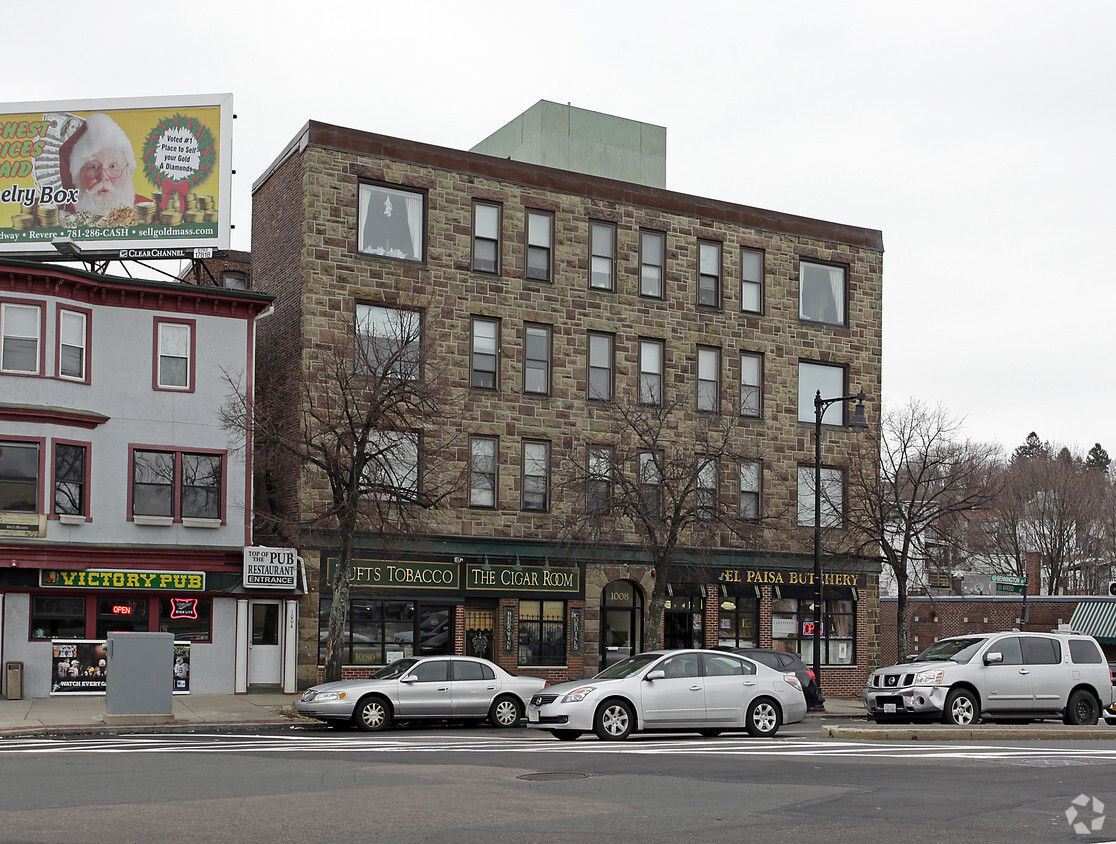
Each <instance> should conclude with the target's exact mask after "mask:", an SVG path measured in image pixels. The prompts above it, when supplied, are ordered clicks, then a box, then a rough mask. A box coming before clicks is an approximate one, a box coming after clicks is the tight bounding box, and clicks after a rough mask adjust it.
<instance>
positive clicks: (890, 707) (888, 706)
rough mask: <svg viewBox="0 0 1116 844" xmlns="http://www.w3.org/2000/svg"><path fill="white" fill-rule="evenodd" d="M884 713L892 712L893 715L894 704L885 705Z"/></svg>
mask: <svg viewBox="0 0 1116 844" xmlns="http://www.w3.org/2000/svg"><path fill="white" fill-rule="evenodd" d="M884 712H892V713H893V712H895V704H894V703H885V704H884Z"/></svg>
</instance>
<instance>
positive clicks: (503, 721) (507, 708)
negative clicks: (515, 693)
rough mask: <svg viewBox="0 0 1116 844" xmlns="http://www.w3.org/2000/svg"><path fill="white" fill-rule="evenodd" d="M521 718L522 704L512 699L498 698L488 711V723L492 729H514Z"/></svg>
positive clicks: (506, 697)
mask: <svg viewBox="0 0 1116 844" xmlns="http://www.w3.org/2000/svg"><path fill="white" fill-rule="evenodd" d="M522 717H523V704H522V703H520V702H519V700H518V699H517V698H514V697H508V696H505V697H498V698H496V700H494V701H492V708H491V709H489V710H488V721H489V723H490V724H492V726H493V727H514V726H515V725H516V724H518V723H519V719H520V718H522Z"/></svg>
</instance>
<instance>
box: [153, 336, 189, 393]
mask: <svg viewBox="0 0 1116 844" xmlns="http://www.w3.org/2000/svg"><path fill="white" fill-rule="evenodd" d="M155 331H156V337H157V339H158V344H159V349H158V362H157V364H156V366H157V369H158V372H157V375H156V381H155V383H156V385H157V386H158V388H159V389H160V390H187V391H189V390H193V388H194V383H193V381H194V379H193V374H194V360H193V353H194V338H193V333H194V324H193V322H186V321H176V320H163V319H157V320H156V321H155Z"/></svg>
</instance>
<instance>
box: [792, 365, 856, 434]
mask: <svg viewBox="0 0 1116 844" xmlns="http://www.w3.org/2000/svg"><path fill="white" fill-rule="evenodd" d="M819 391H820V392H821V397H822V398H823V399H834V398H838V397H839V396H843V395H845V368H844V367H842V366H832V365H831V364H825V363H806V362H799V364H798V421H799V422H814V421H816V418H815V415H814V414H815V411H814V398H815V397H816V396H817V394H818V392H819ZM844 414H845V403H844V402H841V401H838V402H834V403H833V404H831V405H830V406H829V407H827V408H826V410H825V413H824V414H823V415H822V424H823V425H840V424H842V422H843V421H844V418H845V415H844Z"/></svg>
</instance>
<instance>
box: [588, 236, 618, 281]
mask: <svg viewBox="0 0 1116 844" xmlns="http://www.w3.org/2000/svg"><path fill="white" fill-rule="evenodd" d="M615 279H616V226H614V225H611V224H610V223H590V224H589V286H590V287H592V288H594V289H595V290H612V289H613V288H614V286H615V283H616V281H615Z"/></svg>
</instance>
